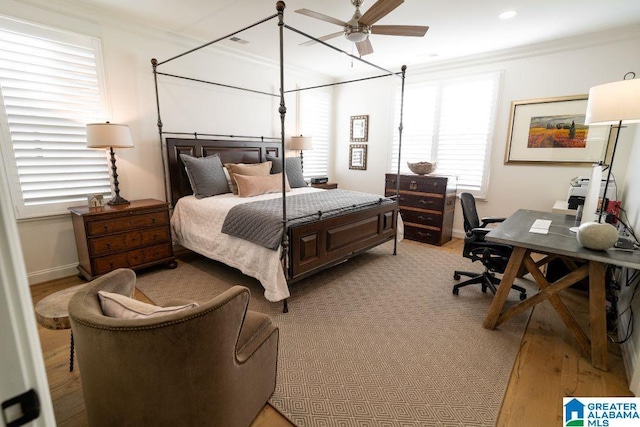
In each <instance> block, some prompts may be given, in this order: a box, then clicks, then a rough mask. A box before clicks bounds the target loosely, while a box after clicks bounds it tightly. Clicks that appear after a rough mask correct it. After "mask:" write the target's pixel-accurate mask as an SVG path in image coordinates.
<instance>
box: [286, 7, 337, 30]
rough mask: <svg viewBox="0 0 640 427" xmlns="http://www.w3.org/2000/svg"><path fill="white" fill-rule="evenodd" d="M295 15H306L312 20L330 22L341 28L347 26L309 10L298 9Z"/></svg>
mask: <svg viewBox="0 0 640 427" xmlns="http://www.w3.org/2000/svg"><path fill="white" fill-rule="evenodd" d="M296 13H300V14H302V15H307V16H310V17H312V18H316V19H319V20H321V21H325V22H330V23H332V24H336V25H340V26H341V27H344V26H345V25H347V23H346V22H344V21H341V20H339V19H336V18H332V17H330V16H327V15H323V14H322V13H318V12H314V11H313V10H309V9H298V10H296Z"/></svg>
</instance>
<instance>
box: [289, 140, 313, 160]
mask: <svg viewBox="0 0 640 427" xmlns="http://www.w3.org/2000/svg"><path fill="white" fill-rule="evenodd" d="M289 148H290V149H291V150H299V151H300V167H301V168H303V166H302V151H303V150H312V149H313V140H312V139H311V137H310V136H302V135H300V136H292V137H291V140H290V141H289Z"/></svg>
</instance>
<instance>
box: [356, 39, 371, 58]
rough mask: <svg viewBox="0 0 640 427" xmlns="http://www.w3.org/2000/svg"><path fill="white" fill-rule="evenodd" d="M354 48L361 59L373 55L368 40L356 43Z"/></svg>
mask: <svg viewBox="0 0 640 427" xmlns="http://www.w3.org/2000/svg"><path fill="white" fill-rule="evenodd" d="M356 47H357V48H358V53H359V54H360V56H361V57H362V56H365V55H369V54H370V53H373V46H371V42H370V41H369V39H366V40H364V41H361V42H358V43H356Z"/></svg>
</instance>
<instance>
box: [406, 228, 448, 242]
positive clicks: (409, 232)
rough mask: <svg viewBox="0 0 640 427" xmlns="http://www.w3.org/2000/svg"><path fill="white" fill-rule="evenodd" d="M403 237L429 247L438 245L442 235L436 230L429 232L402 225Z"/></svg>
mask: <svg viewBox="0 0 640 427" xmlns="http://www.w3.org/2000/svg"><path fill="white" fill-rule="evenodd" d="M404 237H405V238H407V239H409V240H416V241H418V242H424V243H429V244H430V245H440V244H441V242H440V239H441V237H442V233H441V232H440V231H436V230H429V229H427V228H422V227H414V226H411V225H407V224H405V225H404Z"/></svg>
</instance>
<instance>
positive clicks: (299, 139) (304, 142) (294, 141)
mask: <svg viewBox="0 0 640 427" xmlns="http://www.w3.org/2000/svg"><path fill="white" fill-rule="evenodd" d="M289 149H291V150H312V149H313V140H312V139H311V137H310V136H302V135H300V136H292V137H291V140H290V141H289Z"/></svg>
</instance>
